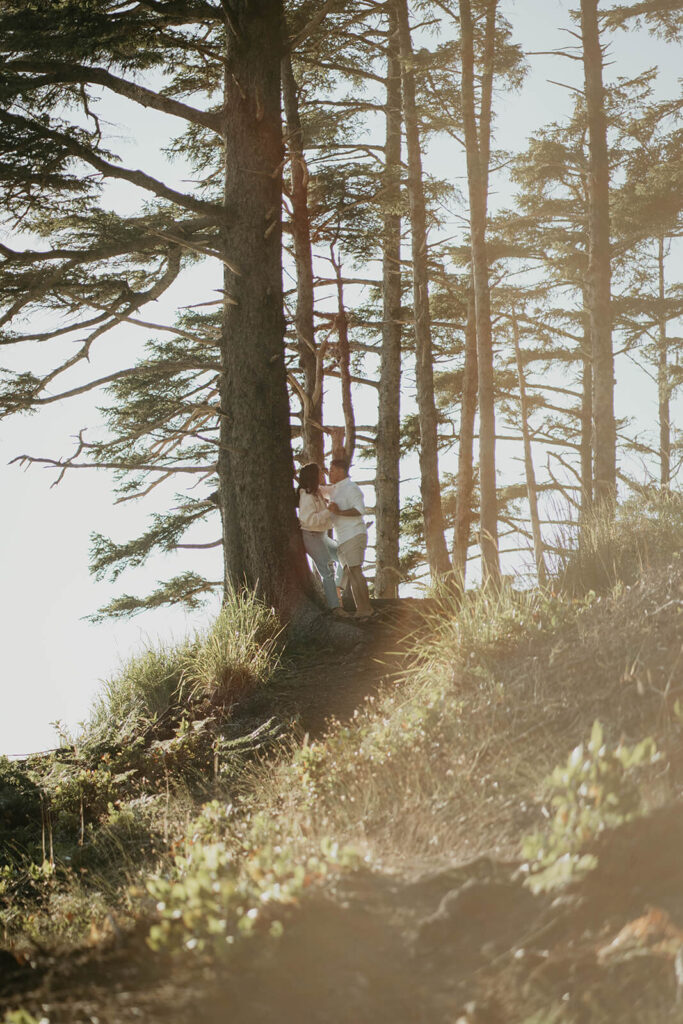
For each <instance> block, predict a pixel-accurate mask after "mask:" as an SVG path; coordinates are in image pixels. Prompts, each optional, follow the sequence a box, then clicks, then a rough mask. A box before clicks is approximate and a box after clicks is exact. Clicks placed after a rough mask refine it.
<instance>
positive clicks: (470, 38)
mask: <svg viewBox="0 0 683 1024" xmlns="http://www.w3.org/2000/svg"><path fill="white" fill-rule="evenodd" d="M459 9H460V45H461V61H462V110H463V123H464V129H465V148H466V154H467V184H468V191H469V201H470V233H471V246H472V272H473V277H474V301H475V309H476V319H477V359H478V376H479V490H480V502H479V504H480V516H479V537H480V545H481V553H482V570H483V578H484V581H485V582H486V581H488V580H491V581H492V582H494V583H495V582H497V581H498V580H499V578H500V562H499V558H498V500H497V495H496V413H495V396H494V386H493V339H492V331H491V298H490V291H489V271H488V257H487V252H486V205H487V194H488V186H487V181H488V169H487V167H485V166H484V163H483V160H482V155H484V156H486V155H487V154H488V138H486V139H485V140H484V141H483V151H482V149H480V143H479V139H478V138H477V123H476V117H475V103H474V32H473V26H472V12H471V8H470V0H459ZM495 11H496V0H490V6H489V8H488V11H487V28H488V27H489V26H490V25H491V20H493V25H494V27H495ZM486 52H487V53H491V54H492V49H491V46H490V44H489V46H487V47H486Z"/></svg>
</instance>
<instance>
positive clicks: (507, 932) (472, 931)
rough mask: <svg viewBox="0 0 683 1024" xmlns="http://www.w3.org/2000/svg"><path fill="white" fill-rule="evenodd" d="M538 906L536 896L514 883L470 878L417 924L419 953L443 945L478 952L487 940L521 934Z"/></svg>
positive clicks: (497, 941) (496, 941) (498, 940)
mask: <svg viewBox="0 0 683 1024" xmlns="http://www.w3.org/2000/svg"><path fill="white" fill-rule="evenodd" d="M538 908H539V903H538V900H537V897H535V896H534V895H533V894H532V893H531V892H529V890H528V889H525V888H523V887H522V886H521V885H517V884H515V883H513V882H497V881H478V880H476V879H471V880H470V881H468V882H465V884H464V885H462V886H460V887H459V888H458V889H453V890H451V892H448V893H446V895H445V896H444V897H443V899H442V900H441V903H440V904H439V907H438V909H437V910H436V912H435V913H433V914H430V915H429V916H428V917H425V918H423V920H422V921H421V922H420V924H419V927H418V935H417V943H416V949H417V951H418V952H426V951H428V950H431V949H434V948H436V947H440V946H442V945H444V944H448V945H451V946H452V945H453V944H455V945H463V946H467V947H468V949H469V950H470V951H471V950H472V949H476V950H477V951H478V950H479V949H480V948H481V947H482V946H483V945H486V944H487V943H490V942H495V943H496V945H497V946H498V945H499V944H500V942H501V940H504V939H505V938H507V937H508V936H511V935H515V934H517V935H521V934H522V933H523V932H524V930H525V929H526V928H527V927H528V924H529V921H530V920H531V918H533V917H534V916H535V915H536V913H537V911H538Z"/></svg>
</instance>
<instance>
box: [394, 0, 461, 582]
mask: <svg viewBox="0 0 683 1024" xmlns="http://www.w3.org/2000/svg"><path fill="white" fill-rule="evenodd" d="M396 14H397V19H398V30H399V44H400V51H401V85H402V93H403V117H404V122H405V131H406V147H407V150H408V199H409V204H410V228H411V241H412V258H413V303H414V310H415V378H416V383H417V407H418V419H419V424H420V493H421V497H422V512H423V517H424V531H425V542H426V546H427V560H428V562H429V568H430V570H431V572H432V575H433V576H436V577H438V576H445V575H446V574H447V573H448V572H449V571H450V569H451V562H450V558H449V556H448V548H447V546H446V538H445V535H444V520H443V509H442V505H441V485H440V482H439V456H438V440H437V419H436V403H435V401H434V367H433V363H432V329H431V318H430V312H429V268H428V259H427V213H426V206H425V198H424V190H423V185H422V153H421V148H420V129H419V121H418V113H417V105H416V101H415V76H414V72H413V48H412V42H411V38H410V22H409V20H408V4H407V0H396Z"/></svg>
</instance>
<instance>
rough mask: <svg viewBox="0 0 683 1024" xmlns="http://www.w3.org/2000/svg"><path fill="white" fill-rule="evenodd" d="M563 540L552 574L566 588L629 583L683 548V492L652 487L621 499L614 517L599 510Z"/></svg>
mask: <svg viewBox="0 0 683 1024" xmlns="http://www.w3.org/2000/svg"><path fill="white" fill-rule="evenodd" d="M563 546H564V548H565V553H564V554H560V555H559V557H558V562H557V565H556V567H555V576H556V578H557V582H558V584H559V586H560V587H561V588H562V589H563V590H565V591H567V592H568V593H570V594H575V595H578V594H585V593H587V592H588V591H590V590H593V591H595V592H596V593H598V594H604V593H607V592H608V591H609V590H611V589H612V588H613V587H614V586H615V585H616V584H618V583H624V584H627V585H631V584H633V583H635V582H636V581H637V580H638V579H639V578H640V577H641V576H642V575H643V572H644V570H646V569H649V568H652V567H656V566H659V565H662V564H668V562H670V561H671V558H672V557H676V555H677V554H678V553H680V552H681V550H683V495H682V494H677V493H675V492H671V493H666V492H665V493H662V492H661V491H655V490H654V489H653V490H652V491H651V492H649V493H647V494H640V495H638V496H635V497H633V498H630V499H629V500H628V501H625V502H624V503H623V504H621V505H619V506H618V508H617V510H616V514H615V515H614V517H611V516H609V515H605V514H604V513H601V512H597V513H596V514H594V515H593V516H591V517H589V518H588V519H587V521H586V522H585V523H584V524H583V525H582V527H581V530H580V532H579V533H578V534H577V536H576V537H575V538H564V545H563Z"/></svg>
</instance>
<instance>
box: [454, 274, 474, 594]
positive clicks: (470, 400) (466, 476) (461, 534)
mask: <svg viewBox="0 0 683 1024" xmlns="http://www.w3.org/2000/svg"><path fill="white" fill-rule="evenodd" d="M476 412H477V325H476V317H475V310H474V290H473V288H472V286H471V284H470V287H469V288H468V291H467V323H466V325H465V367H464V371H463V382H462V399H461V404H460V439H459V445H458V481H457V486H456V495H455V530H454V533H453V568H454V569H455V570H456V572H457V574H458V576H459V578H460V580H461V584H462V587H463V588H464V586H465V577H466V575H467V553H468V551H469V546H470V526H471V523H472V503H473V493H474V463H473V456H474V418H475V415H476Z"/></svg>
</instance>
